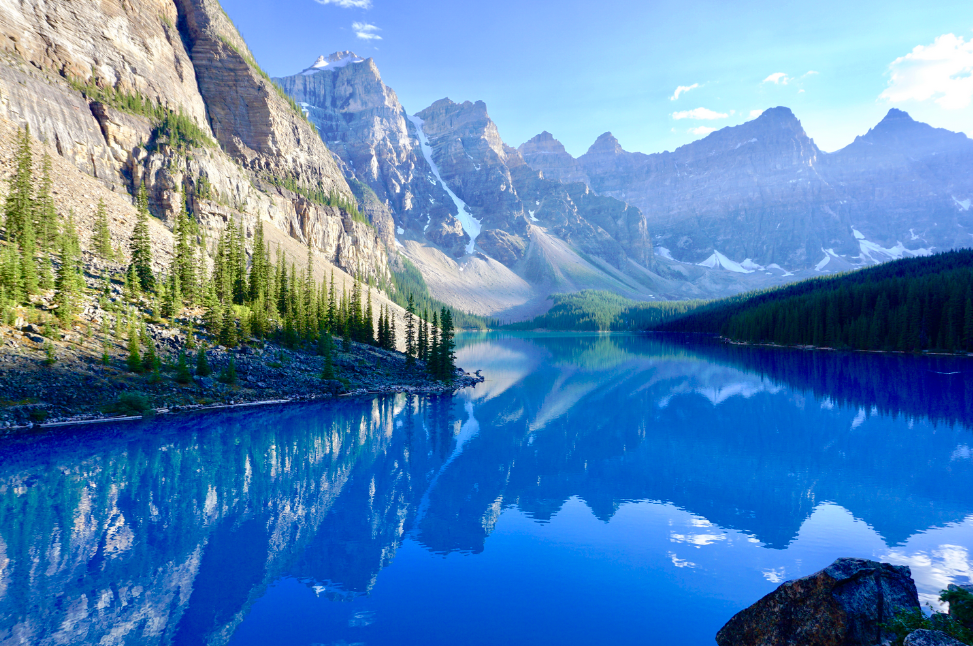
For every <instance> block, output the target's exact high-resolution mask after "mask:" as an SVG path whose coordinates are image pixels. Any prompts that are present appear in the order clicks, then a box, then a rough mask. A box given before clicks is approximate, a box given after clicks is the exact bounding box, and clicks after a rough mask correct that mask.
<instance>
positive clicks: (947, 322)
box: [651, 249, 973, 352]
mask: <svg viewBox="0 0 973 646" xmlns="http://www.w3.org/2000/svg"><path fill="white" fill-rule="evenodd" d="M651 329H654V330H658V331H674V332H694V333H706V334H719V335H721V336H723V337H725V338H727V339H730V340H733V341H740V342H746V343H768V344H776V345H788V346H816V347H827V348H839V349H853V350H884V351H900V352H922V351H939V352H971V351H973V250H969V249H964V250H958V251H947V252H943V253H938V254H935V255H932V256H927V257H922V258H907V259H903V260H896V261H892V262H888V263H885V264H882V265H878V266H875V267H869V268H867V269H861V270H858V271H854V272H849V273H845V274H839V275H834V276H827V277H821V278H813V279H810V280H805V281H802V282H799V283H795V284H792V285H786V286H782V287H777V288H774V289H769V290H766V291H762V292H758V293H751V294H744V295H740V296H735V297H732V298H729V299H723V300H720V301H715V302H713V303H710V304H707V305H704V306H701V307H699V308H697V309H695V310H693V311H690V312H687V313H686V314H685V315H684V316H681V317H677V318H674V319H672V320H668V321H662V322H660V323H659V324H657V325H653V326H651Z"/></svg>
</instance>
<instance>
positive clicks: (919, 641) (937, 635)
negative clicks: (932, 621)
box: [904, 629, 965, 646]
mask: <svg viewBox="0 0 973 646" xmlns="http://www.w3.org/2000/svg"><path fill="white" fill-rule="evenodd" d="M904 646H965V644H963V642H961V641H957V640H955V639H953V638H952V637H950V636H949V635H947V634H946V633H943V632H940V631H938V630H924V629H920V630H916V631H913V632H911V633H909V635H908V637H906V638H905V642H904Z"/></svg>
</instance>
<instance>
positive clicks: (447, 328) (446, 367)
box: [439, 307, 456, 381]
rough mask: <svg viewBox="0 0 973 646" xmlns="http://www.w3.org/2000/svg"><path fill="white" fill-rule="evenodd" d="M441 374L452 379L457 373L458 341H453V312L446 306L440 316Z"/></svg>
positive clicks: (444, 377)
mask: <svg viewBox="0 0 973 646" xmlns="http://www.w3.org/2000/svg"><path fill="white" fill-rule="evenodd" d="M439 321H440V328H441V332H440V341H439V367H440V369H439V374H440V376H441V378H442V379H445V380H447V381H452V380H453V377H454V375H455V374H456V355H455V353H454V350H455V349H456V343H455V342H454V341H453V312H452V311H451V310H449V309H447V308H445V307H443V309H442V314H441V316H440V319H439Z"/></svg>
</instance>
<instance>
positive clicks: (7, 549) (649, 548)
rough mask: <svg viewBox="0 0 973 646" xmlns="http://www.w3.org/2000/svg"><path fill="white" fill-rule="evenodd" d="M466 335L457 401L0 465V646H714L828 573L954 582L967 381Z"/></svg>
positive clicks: (165, 433)
mask: <svg viewBox="0 0 973 646" xmlns="http://www.w3.org/2000/svg"><path fill="white" fill-rule="evenodd" d="M457 340H458V350H457V355H458V361H457V362H458V364H459V365H461V366H462V367H464V368H465V369H467V370H471V371H472V370H476V369H482V371H483V374H484V375H485V376H486V382H485V383H482V384H479V385H478V386H477V387H476V388H474V389H469V390H465V391H463V392H460V393H458V394H457V395H455V396H452V397H450V396H438V397H418V396H406V395H395V396H382V397H374V398H359V399H341V400H339V401H336V402H333V403H330V402H329V403H318V404H307V405H288V406H276V407H262V408H253V409H241V410H236V411H233V412H228V413H220V414H216V413H210V414H205V415H184V416H178V417H174V418H170V419H166V420H160V421H156V422H142V423H140V424H115V425H104V426H99V427H84V428H79V429H76V430H71V431H66V430H62V431H58V432H56V433H49V434H45V435H40V436H34V437H20V438H13V439H7V440H4V441H3V442H2V443H0V644H4V645H6V644H38V645H40V644H69V643H70V644H96V643H104V644H122V643H130V644H179V645H182V644H233V645H239V646H243V645H251V644H297V645H307V646H310V645H334V646H338V645H349V644H369V645H380V644H434V645H435V644H444V645H445V644H491V645H494V644H501V643H502V644H525V645H526V644H531V645H533V644H539V643H545V644H546V643H557V644H586V645H587V644H592V643H612V644H645V643H679V644H707V645H710V644H714V643H715V642H714V636H715V634H716V631H717V630H718V629H719V628H720V627H721V626H722V625H723V623H724V622H726V620H727V619H729V618H730V617H731V616H732V615H733V614H734V613H735V612H737V611H739V610H740V609H742V608H744V607H745V606H748V605H750V604H751V603H753V602H755V601H756V600H757V599H759V598H760V597H761V596H762V595H764V594H766V593H768V592H770V591H771V590H773V589H774V588H776V587H777V585H779V584H780V583H781V582H783V581H785V580H788V579H792V578H795V577H799V576H803V575H806V574H810V573H812V572H814V571H816V570H818V569H820V568H822V567H824V566H826V565H828V564H829V563H831V562H832V561H833V560H834V559H835V558H837V557H840V556H855V557H864V558H872V559H877V560H881V561H887V562H891V563H896V564H905V565H909V566H911V567H912V573H913V577H914V578H915V579H916V583H917V586H918V588H919V592H920V596H921V597H922V600H923V601H924V602H935V597H936V596H937V593H938V592H939V590H940V589H942V588H945V587H946V585H947V584H949V583H953V582H956V583H966V582H970V581H971V577H973V565H971V551H973V432H971V428H973V360H971V359H956V358H945V357H938V358H935V357H923V358H917V357H907V356H887V355H873V354H863V353H848V354H842V353H831V352H802V351H796V350H772V349H760V348H747V347H735V346H727V345H724V344H720V343H717V342H714V341H710V340H706V339H693V338H689V337H657V336H640V335H595V334H591V335H584V334H519V335H512V334H502V333H490V334H462V335H459V336H458V339H457ZM667 640H671V641H669V642H667Z"/></svg>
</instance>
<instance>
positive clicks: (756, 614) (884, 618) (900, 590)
mask: <svg viewBox="0 0 973 646" xmlns="http://www.w3.org/2000/svg"><path fill="white" fill-rule="evenodd" d="M904 610H905V611H917V610H919V595H918V592H917V591H916V585H915V583H914V582H913V581H912V575H911V571H910V570H909V568H908V567H907V566H896V565H889V564H888V563H879V562H877V561H868V560H864V559H853V558H842V559H838V560H837V561H835V562H834V563H832V564H831V565H829V566H828V567H826V568H825V569H823V570H821V571H820V572H816V573H815V574H812V575H810V576H806V577H803V578H801V579H796V580H794V581H788V582H786V583H784V584H783V585H781V586H780V587H779V588H777V589H776V590H775V591H773V592H771V593H770V594H768V595H767V596H765V597H764V598H763V599H761V600H760V601H758V602H757V603H755V604H754V605H752V606H750V607H749V608H747V609H745V610H743V611H741V612H739V613H737V614H736V615H734V616H733V618H732V619H730V621H728V622H727V624H726V625H725V626H723V628H721V629H720V631H719V633H717V635H716V641H717V643H718V644H720V646H776V645H779V644H802V645H803V646H876V645H877V644H882V643H885V642H887V641H890V640H891V639H892V638H893V635H892V633H890V632H888V631H887V630H886V629H885V628H883V624H889V623H890V622H891V621H892V619H893V618H894V616H895V614H896V613H898V612H900V611H904Z"/></svg>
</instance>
